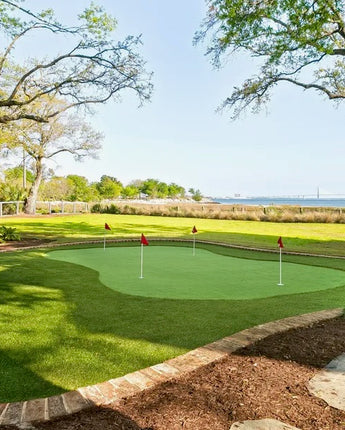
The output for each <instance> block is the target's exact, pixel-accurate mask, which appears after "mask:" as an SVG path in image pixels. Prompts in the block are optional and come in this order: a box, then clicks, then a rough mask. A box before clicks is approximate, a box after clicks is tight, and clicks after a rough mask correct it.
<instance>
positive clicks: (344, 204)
mask: <svg viewBox="0 0 345 430" xmlns="http://www.w3.org/2000/svg"><path fill="white" fill-rule="evenodd" d="M213 201H214V202H216V203H221V204H224V205H248V206H282V205H290V206H303V207H308V206H309V207H334V208H345V198H343V199H317V198H314V199H311V198H309V199H307V198H306V199H303V198H277V197H274V198H273V197H272V198H271V197H253V198H246V199H240V198H239V199H217V198H215V199H213Z"/></svg>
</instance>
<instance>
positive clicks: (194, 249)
mask: <svg viewBox="0 0 345 430" xmlns="http://www.w3.org/2000/svg"><path fill="white" fill-rule="evenodd" d="M194 256H195V233H194V234H193V257H194Z"/></svg>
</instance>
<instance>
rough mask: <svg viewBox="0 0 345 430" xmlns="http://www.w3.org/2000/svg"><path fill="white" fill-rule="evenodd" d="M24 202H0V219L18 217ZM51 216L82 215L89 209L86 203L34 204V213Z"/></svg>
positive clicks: (40, 202)
mask: <svg viewBox="0 0 345 430" xmlns="http://www.w3.org/2000/svg"><path fill="white" fill-rule="evenodd" d="M23 208H24V202H23V201H9V202H0V217H2V216H4V215H6V216H7V215H19V214H20V213H22V212H23ZM36 211H37V212H39V213H44V214H52V213H60V214H67V213H83V212H89V211H90V207H89V203H87V202H66V201H55V202H42V201H38V202H36V209H35V212H36Z"/></svg>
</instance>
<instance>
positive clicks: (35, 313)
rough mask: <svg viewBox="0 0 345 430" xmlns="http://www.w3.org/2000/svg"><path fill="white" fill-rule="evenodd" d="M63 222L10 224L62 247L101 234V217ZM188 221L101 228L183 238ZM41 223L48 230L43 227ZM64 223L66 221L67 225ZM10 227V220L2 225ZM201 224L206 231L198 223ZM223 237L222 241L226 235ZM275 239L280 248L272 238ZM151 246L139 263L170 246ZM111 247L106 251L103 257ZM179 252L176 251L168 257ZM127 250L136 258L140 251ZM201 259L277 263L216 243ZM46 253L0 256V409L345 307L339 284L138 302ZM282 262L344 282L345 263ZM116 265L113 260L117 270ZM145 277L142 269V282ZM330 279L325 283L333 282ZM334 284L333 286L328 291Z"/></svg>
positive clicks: (150, 297) (147, 297)
mask: <svg viewBox="0 0 345 430" xmlns="http://www.w3.org/2000/svg"><path fill="white" fill-rule="evenodd" d="M63 218H65V220H64V221H63V219H62V217H61V218H60V217H56V218H53V220H55V224H54V223H53V222H52V221H51V219H50V221H49V222H47V221H46V220H41V219H38V220H37V219H31V218H30V219H24V220H19V219H16V220H14V221H12V225H13V223H18V224H17V225H18V226H19V227H20V229H22V230H23V231H27V230H29V226H31V227H30V228H31V229H32V230H31V234H33V232H34V231H35V232H36V233H35V236H39V235H40V232H42V231H43V233H41V234H42V235H45V236H47V235H51V234H54V233H56V234H57V236H58V237H59V239H60V240H63V239H66V238H68V239H73V238H74V239H75V238H77V237H78V233H76V232H75V231H79V234H80V235H82V236H84V237H97V236H99V237H101V236H102V234H103V231H102V227H103V225H104V220H105V218H104V217H99V216H98V217H90V218H89V217H85V218H83V217H76V218H73V217H63ZM121 218H122V221H121ZM40 220H41V221H40ZM86 220H88V221H86ZM131 220H132V221H131ZM145 220H146V222H147V224H145V222H144V221H145ZM43 221H44V222H43ZM125 221H126V222H125ZM194 221H195V220H183V223H184V224H183V223H182V224H181V220H180V219H172V220H171V219H159V218H154V219H152V218H146V217H133V218H132V217H119V218H118V217H117V216H114V217H110V218H109V217H106V222H109V223H111V225H112V227H113V228H117V227H118V229H119V230H121V235H125V232H124V230H125V229H127V231H128V232H129V234H131V235H132V234H133V235H138V233H139V232H141V231H143V232H144V233H147V235H148V236H150V235H153V234H155V235H157V236H158V233H160V234H162V235H163V234H166V235H167V236H169V234H168V233H170V236H171V235H175V234H176V235H177V236H182V235H186V236H187V235H188V232H189V230H190V228H189V227H190V225H194V223H195V222H194ZM206 221H207V220H205V222H206ZM38 222H41V223H43V224H44V223H46V224H44V228H43V227H42V225H40V224H39V223H38ZM131 222H134V224H131ZM135 222H136V224H135ZM149 222H150V223H149ZM207 222H208V221H207ZM59 223H61V224H59ZM64 223H70V224H69V227H68V228H67V226H66V225H64ZM80 223H81V225H82V226H83V228H82V227H81V226H80ZM83 223H84V224H83ZM174 223H176V224H174ZM216 223H217V222H215V224H214V229H218V230H221V229H222V228H224V225H225V224H223V222H222V221H220V223H221V225H220V226H218V227H217V226H216ZM9 224H10V223H8V222H7V220H6V225H9ZM126 225H127V226H126ZM207 225H209V224H207V223H206V224H205V229H206V226H207ZM120 226H121V227H120ZM198 227H199V229H200V230H202V229H203V226H202V225H201V224H200V226H199V224H198ZM233 227H234V226H233ZM228 228H230V227H229V226H228ZM83 229H84V230H83ZM169 229H170V230H169ZM209 229H210V227H209ZM99 230H101V234H99ZM163 231H164V232H165V233H163ZM201 234H204V233H201ZM201 234H200V235H201ZM205 234H206V233H205ZM207 234H209V233H207ZM217 234H218V233H217ZM222 234H224V236H223V238H224V237H225V233H222ZM309 234H310V233H309ZM114 235H115V236H116V235H117V233H115V234H114ZM119 235H120V233H119ZM265 237H266V236H265ZM271 239H272V242H275V241H276V237H275V236H274V235H272V237H271ZM154 245H155V244H154V243H153V242H152V243H151V244H150V246H149V247H146V248H145V257H148V256H149V252H148V251H152V252H153V253H157V252H158V253H160V251H162V250H163V248H164V249H166V245H168V244H165V246H164V247H163V248H162V247H160V246H157V247H155V246H154ZM171 245H173V244H171ZM273 246H275V244H274V245H273ZM96 248H97V247H96ZM75 249H76V250H77V251H78V253H81V254H83V252H86V253H87V252H91V253H92V252H96V253H97V252H98V253H99V251H101V249H99V247H98V249H96V250H91V251H89V250H85V251H83V249H81V247H75ZM201 249H202V250H203V252H199V250H200V251H201ZM110 250H111V249H110V248H107V249H106V251H105V252H104V251H103V250H102V252H103V255H104V253H107V252H108V251H110ZM179 250H180V248H176V250H174V252H175V253H176V252H177V251H179ZM66 251H67V250H66ZM115 251H117V250H115ZM115 251H114V252H115ZM132 251H133V252H134V253H136V256H137V257H138V251H139V247H138V245H137V244H135V247H133V248H132ZM168 251H169V250H168ZM182 251H183V252H184V251H186V252H188V253H189V252H190V251H191V250H190V247H189V248H187V250H182ZM61 252H65V251H61ZM68 252H69V251H68ZM198 252H199V253H200V256H201V255H203V256H205V258H206V256H208V258H212V259H213V260H214V261H215V257H216V255H215V254H217V255H219V256H220V257H221V258H220V260H219V261H224V262H225V261H226V256H229V257H232V258H234V257H235V258H241V259H247V263H248V264H249V265H251V264H253V263H256V264H258V263H263V264H265V265H266V264H268V263H270V262H271V263H272V262H274V267H275V266H276V265H277V254H273V253H272V254H270V253H260V252H249V251H243V250H236V249H229V248H224V247H218V246H213V245H198ZM50 253H52V255H54V253H55V251H48V250H42V251H27V252H11V253H2V254H0V279H1V281H0V289H1V296H0V297H1V300H0V345H1V346H0V380H1V384H0V402H4V401H16V400H24V399H29V398H35V397H45V396H49V395H54V394H58V393H61V392H63V391H66V390H70V389H75V388H76V387H79V386H85V385H89V384H93V383H97V382H101V381H104V380H106V379H109V378H114V377H117V376H120V375H123V374H125V373H128V372H131V371H133V370H136V369H139V368H143V367H146V366H149V365H152V364H154V363H157V362H161V361H163V360H166V359H168V358H170V357H173V356H176V355H179V354H181V353H183V352H185V351H187V350H190V349H193V348H195V347H197V346H200V345H204V344H206V343H208V342H211V341H213V340H215V339H219V338H221V337H224V336H227V335H229V334H231V333H234V332H237V331H239V330H242V329H244V328H246V327H250V326H253V325H256V324H260V323H264V322H266V321H271V320H275V319H279V318H283V317H286V316H290V315H298V314H301V313H305V312H312V311H316V310H321V309H328V308H334V307H343V306H344V303H345V282H344V283H341V280H340V279H338V278H337V279H335V280H333V281H334V282H335V283H334V284H332V282H333V281H330V283H328V284H327V286H328V289H324V290H321V289H319V288H321V286H320V285H319V286H318V288H317V291H309V292H301V291H299V292H298V293H296V292H295V293H291V294H285V292H286V291H285V290H282V291H283V292H284V294H283V295H274V296H271V297H261V298H247V299H246V300H243V298H241V299H235V298H232V299H231V298H229V297H224V298H222V299H220V298H218V299H217V298H214V297H213V298H211V297H210V296H206V292H207V291H204V293H203V294H204V296H203V297H201V298H200V297H199V298H194V299H193V298H191V297H187V296H185V297H181V296H179V298H172V297H166V296H163V297H162V294H156V296H154V294H152V293H151V294H147V292H143V291H141V295H139V294H138V295H134V294H133V292H132V291H128V290H124V289H123V288H122V287H121V289H120V288H119V287H118V288H109V287H108V286H106V284H107V283H108V282H110V281H109V280H106V279H103V278H102V276H103V275H101V278H100V277H99V273H98V272H97V271H96V270H94V268H93V266H92V265H91V264H89V267H87V266H86V265H81V264H80V261H79V262H78V263H79V264H75V263H74V262H68V261H62V260H56V259H52V258H49V257H48V254H50ZM57 253H58V252H56V254H57ZM210 253H211V254H210ZM56 254H55V255H56ZM109 254H110V252H109ZM74 255H77V253H76V254H74ZM115 255H116V252H115ZM198 255H199V254H198ZM211 256H212V257H211ZM202 258H204V257H202ZM224 259H225V260H224ZM252 260H256V261H254V262H253V261H252ZM146 261H147V260H146V259H145V263H146ZM229 261H230V259H229ZM238 261H241V264H242V263H245V261H243V260H238ZM284 261H285V262H286V263H293V264H297V265H303V266H301V268H303V269H304V268H305V266H309V267H307V268H306V269H307V270H309V271H310V272H309V274H310V276H313V273H317V272H318V271H319V270H321V269H322V270H321V272H323V275H326V278H327V277H328V276H327V272H324V270H325V269H326V268H331V269H338V270H337V271H335V272H333V271H329V275H330V276H329V279H331V278H332V276H333V274H334V273H336V274H337V276H338V275H340V277H342V275H343V274H344V275H345V260H341V259H332V258H321V257H301V256H292V255H289V256H284ZM115 262H116V261H115V259H112V258H111V264H113V266H114V268H115ZM137 262H138V263H139V258H138V259H137ZM204 265H205V264H204ZM222 265H223V266H224V264H223V263H222ZM145 267H146V266H145ZM295 268H296V267H295ZM299 269H300V268H299ZM299 269H298V270H299ZM296 270H297V268H296ZM314 271H315V272H314ZM321 272H318V274H317V277H319V273H321ZM149 273H150V272H149V271H148V272H145V278H144V282H146V280H147V275H149ZM136 276H137V275H136ZM308 277H309V275H308ZM326 278H324V282H326V280H327V282H328V281H329V280H328V279H326ZM135 281H138V280H137V279H136V280H135ZM315 282H316V281H315ZM340 284H341V285H342V286H339V285H340ZM332 286H333V287H334V288H329V287H332ZM244 287H245V286H244V285H243V288H244ZM276 288H285V286H284V287H276V286H272V289H274V290H275V289H276ZM286 288H288V283H286ZM180 294H182V293H181V290H180Z"/></svg>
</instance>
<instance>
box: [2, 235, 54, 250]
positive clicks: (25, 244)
mask: <svg viewBox="0 0 345 430" xmlns="http://www.w3.org/2000/svg"><path fill="white" fill-rule="evenodd" d="M50 243H53V241H52V240H51V239H33V238H28V239H23V240H20V241H13V242H4V243H0V252H1V251H3V252H4V251H16V250H17V249H21V248H30V247H32V246H41V245H42V246H44V245H48V244H50Z"/></svg>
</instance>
